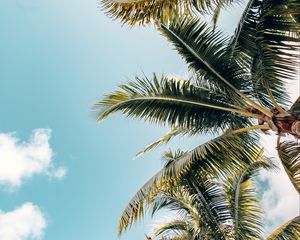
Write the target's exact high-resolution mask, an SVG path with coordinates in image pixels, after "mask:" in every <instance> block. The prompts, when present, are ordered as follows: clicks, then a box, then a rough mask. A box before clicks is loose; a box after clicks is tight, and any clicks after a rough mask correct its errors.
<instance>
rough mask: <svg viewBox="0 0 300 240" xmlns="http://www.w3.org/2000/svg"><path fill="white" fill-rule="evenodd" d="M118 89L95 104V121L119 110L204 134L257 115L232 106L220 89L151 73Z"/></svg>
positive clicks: (246, 122) (245, 120) (242, 122)
mask: <svg viewBox="0 0 300 240" xmlns="http://www.w3.org/2000/svg"><path fill="white" fill-rule="evenodd" d="M120 88H121V91H115V92H114V93H112V94H111V95H109V96H107V97H106V98H105V99H104V100H102V101H101V102H99V103H97V104H95V108H96V109H100V112H99V117H98V120H102V119H105V118H106V117H107V116H109V115H110V114H112V113H114V112H117V111H121V112H123V113H124V114H126V115H127V116H130V117H136V118H142V119H145V120H147V121H150V122H153V123H156V124H162V125H166V124H168V125H169V126H170V127H175V126H176V127H180V128H182V129H190V131H194V132H196V131H198V132H199V133H207V132H216V131H218V130H224V129H226V128H236V127H237V126H240V127H245V126H247V125H249V123H250V122H249V120H248V119H247V118H246V117H245V116H243V115H246V116H247V117H259V116H258V115H257V114H253V113H250V112H247V111H246V110H241V109H236V108H233V107H232V104H231V103H232V101H233V100H230V99H227V96H226V95H225V93H224V92H218V91H216V90H215V91H211V90H210V89H205V88H200V87H197V86H194V85H192V84H191V83H190V82H189V81H186V80H180V79H174V78H167V77H164V76H162V78H161V79H160V80H159V79H158V78H157V77H156V75H154V76H153V80H152V81H150V80H149V79H147V78H145V79H140V78H137V79H136V82H129V83H128V84H127V85H121V86H120ZM216 116H218V117H216Z"/></svg>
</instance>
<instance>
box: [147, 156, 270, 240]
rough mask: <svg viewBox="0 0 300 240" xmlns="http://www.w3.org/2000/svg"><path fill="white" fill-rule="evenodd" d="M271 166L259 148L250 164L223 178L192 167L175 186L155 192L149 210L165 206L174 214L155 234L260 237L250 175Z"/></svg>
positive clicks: (214, 237)
mask: <svg viewBox="0 0 300 240" xmlns="http://www.w3.org/2000/svg"><path fill="white" fill-rule="evenodd" d="M273 167H274V165H273V164H272V163H271V162H270V160H269V159H267V158H265V157H263V152H262V151H259V152H257V154H256V155H255V156H253V162H252V163H250V164H246V165H244V166H243V167H241V168H237V169H235V170H233V169H232V168H231V172H230V173H228V174H227V175H226V176H224V177H223V178H222V177H221V178H220V177H215V176H214V175H211V174H207V172H206V171H201V170H200V171H195V170H194V169H191V170H190V171H189V173H188V174H187V175H186V176H185V177H184V178H183V179H182V181H180V182H179V183H178V185H177V186H175V187H172V188H170V189H167V190H162V191H159V193H158V194H157V195H156V197H155V200H154V201H153V203H152V207H153V208H152V211H153V212H154V213H155V212H158V211H159V210H161V209H168V210H171V211H174V212H175V213H176V217H174V218H173V219H171V220H169V221H167V222H163V223H162V224H161V225H159V226H158V228H157V229H156V235H155V236H157V237H160V236H173V235H174V234H178V233H184V234H186V235H188V236H191V237H192V238H191V239H218V240H220V239H237V240H238V239H240V240H245V239H257V240H258V239H262V222H263V219H262V210H261V208H260V204H259V200H258V199H257V196H256V192H255V187H254V182H253V177H254V176H255V174H256V173H257V172H258V171H259V170H261V169H271V168H273Z"/></svg>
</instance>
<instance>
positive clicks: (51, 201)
mask: <svg viewBox="0 0 300 240" xmlns="http://www.w3.org/2000/svg"><path fill="white" fill-rule="evenodd" d="M235 15H237V14H235ZM229 19H230V20H229ZM232 21H234V22H236V21H237V17H236V16H225V17H223V20H222V21H221V22H224V23H225V22H226V24H224V25H223V27H224V28H225V29H226V30H227V31H230V30H231V29H232V28H233V26H234V23H233V22H232ZM0 31H1V38H0V76H1V80H0V89H1V90H0V91H1V94H0V107H1V118H0V132H1V134H2V135H1V134H0V142H1V141H3V142H6V143H11V142H13V144H14V145H13V146H14V148H13V150H16V151H17V152H18V154H17V155H13V156H17V157H16V159H19V160H20V159H21V160H22V159H24V158H25V159H27V160H26V161H29V162H30V161H32V159H37V160H38V161H39V165H37V164H36V162H35V165H34V166H33V167H32V168H31V169H29V170H28V169H25V167H24V168H22V169H23V170H20V171H19V172H18V173H15V174H19V175H18V176H19V178H18V177H17V175H14V177H11V176H10V175H9V173H7V172H5V173H3V174H6V175H5V176H6V177H5V176H4V177H2V178H1V171H0V184H1V188H0V209H1V210H2V215H1V214H0V223H1V217H2V219H4V217H7V216H15V215H17V214H19V213H20V212H21V213H24V212H26V211H28V212H29V213H33V215H32V216H36V219H37V221H36V222H38V221H39V220H41V217H42V218H43V219H44V222H43V219H42V220H41V221H40V222H41V225H40V229H42V230H41V232H42V233H43V234H40V233H39V232H34V231H33V230H32V231H31V230H28V232H30V231H31V232H32V233H31V234H30V233H28V234H27V235H26V233H22V234H23V235H20V236H21V237H20V238H11V239H7V240H15V239H20V240H24V239H31V238H30V236H32V239H35V238H34V236H39V235H41V236H42V237H41V238H42V239H44V240H69V239H72V240H82V239H85V240H95V239H117V223H118V218H119V216H120V214H121V212H122V210H123V208H124V207H125V205H126V203H127V202H128V201H129V199H130V198H131V196H132V195H133V194H134V193H135V192H136V191H137V190H138V188H139V187H140V186H141V185H142V184H143V183H144V182H145V181H146V180H147V179H148V178H149V177H150V176H152V175H153V174H154V173H155V172H156V171H157V170H158V169H159V168H160V161H159V156H160V155H161V151H162V149H159V150H158V151H155V152H154V153H151V154H149V155H147V156H146V157H144V158H143V159H140V160H136V161H134V160H132V159H133V156H134V155H135V153H136V152H138V151H139V150H141V149H142V148H143V147H144V146H146V145H147V144H148V143H149V142H151V141H152V140H155V139H156V138H157V137H159V136H160V135H161V134H163V133H164V132H165V129H162V128H158V127H154V126H150V125H147V124H146V125H145V124H144V123H142V122H138V121H135V120H130V119H125V118H124V117H122V116H121V115H118V114H116V115H115V116H114V117H111V118H110V119H109V120H107V121H105V122H103V123H101V124H96V122H95V118H94V116H93V114H92V113H91V106H92V104H93V103H95V102H96V101H97V100H98V99H100V98H101V96H103V95H104V94H106V93H109V92H110V91H112V90H114V89H116V85H117V84H119V83H122V82H124V81H126V80H127V79H128V78H132V77H133V76H134V75H135V74H141V73H142V71H143V72H145V73H146V74H150V73H152V72H153V71H155V72H157V73H166V74H168V73H174V74H179V75H183V74H185V73H186V70H187V69H186V67H185V64H184V63H183V61H182V60H181V59H180V57H179V56H178V55H177V54H176V53H175V52H174V51H172V47H171V46H170V44H168V43H167V42H166V41H165V40H164V39H163V38H162V37H161V36H160V35H159V34H158V33H157V32H155V30H153V29H152V28H150V27H147V28H133V29H132V28H128V27H121V25H120V24H119V22H113V21H112V20H111V19H109V18H107V17H106V16H105V15H104V14H103V13H102V12H101V11H100V9H99V6H98V4H97V1H96V0H85V1H83V0H72V1H71V0H51V1H50V0H9V1H8V0H3V1H1V3H0ZM36 129H40V130H36ZM33 134H36V136H35V138H34V137H31V136H32V135H33ZM50 136H51V138H50ZM1 137H2V138H1ZM30 138H31V139H30ZM48 138H49V139H48ZM1 139H2V140H1ZM17 139H19V141H17ZM204 139H205V138H203V139H199V140H198V142H197V143H199V142H201V141H203V140H204ZM195 143H196V141H191V142H189V143H188V144H186V146H185V147H192V146H193V144H195ZM178 145H179V142H178V141H175V142H174V143H173V144H172V147H176V146H178ZM34 147H35V148H34ZM0 149H1V146H0ZM9 149H10V150H12V148H9ZM32 150H33V152H35V155H34V154H33V153H30V154H31V155H30V154H29V153H28V152H29V151H32ZM32 154H33V155H32ZM0 157H1V156H0ZM5 157H6V156H3V159H4V160H6V161H8V162H9V161H10V159H7V158H5ZM19 160H16V163H14V164H19V163H20V161H21V160H20V161H19ZM18 161H19V162H18ZM0 163H2V164H3V161H2V162H1V161H0ZM13 169H21V168H20V167H19V166H17V165H14V168H13ZM13 173H14V172H13ZM13 173H12V174H13ZM26 203H27V205H26ZM24 204H25V205H24ZM18 210H19V211H18ZM9 213H12V214H9ZM13 214H15V215H13ZM24 215H26V214H24ZM7 218H8V217H7ZM147 226H148V221H146V222H145V224H144V225H142V226H138V227H137V228H135V227H134V228H132V230H131V231H129V232H128V233H126V234H125V235H124V237H122V239H126V240H138V239H142V238H143V233H144V231H146V229H147ZM0 234H1V231H0ZM20 234H21V233H20ZM24 236H25V237H24ZM26 236H27V237H26ZM0 237H1V235H0ZM5 240H6V239H5Z"/></svg>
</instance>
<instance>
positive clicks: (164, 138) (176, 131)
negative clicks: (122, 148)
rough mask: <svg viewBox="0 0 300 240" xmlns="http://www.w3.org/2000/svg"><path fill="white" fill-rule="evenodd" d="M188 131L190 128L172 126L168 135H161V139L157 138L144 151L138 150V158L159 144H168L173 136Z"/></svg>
mask: <svg viewBox="0 0 300 240" xmlns="http://www.w3.org/2000/svg"><path fill="white" fill-rule="evenodd" d="M186 132H189V130H188V129H182V128H179V127H174V128H172V129H171V130H170V131H169V132H167V134H166V135H164V136H162V137H160V138H159V139H157V140H156V141H154V142H153V143H151V144H149V145H148V146H146V147H145V149H143V150H142V151H140V152H138V153H137V154H136V158H138V157H141V156H143V155H144V154H146V153H147V152H149V151H151V150H152V149H154V148H156V147H157V146H159V145H161V144H166V143H168V142H169V141H170V140H171V139H172V138H174V137H176V136H178V135H180V134H184V133H186Z"/></svg>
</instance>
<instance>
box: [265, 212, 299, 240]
mask: <svg viewBox="0 0 300 240" xmlns="http://www.w3.org/2000/svg"><path fill="white" fill-rule="evenodd" d="M295 239H300V216H297V217H295V218H293V219H291V220H290V221H288V222H287V223H285V224H283V225H281V226H280V227H279V228H277V229H276V230H275V231H274V232H273V233H272V234H271V235H270V236H269V237H267V238H266V240H295Z"/></svg>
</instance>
